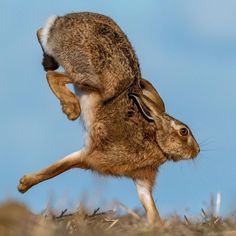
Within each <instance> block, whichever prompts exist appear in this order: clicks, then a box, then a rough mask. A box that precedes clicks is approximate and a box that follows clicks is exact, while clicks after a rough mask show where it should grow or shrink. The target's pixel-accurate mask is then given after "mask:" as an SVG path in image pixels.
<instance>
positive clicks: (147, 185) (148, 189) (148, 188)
mask: <svg viewBox="0 0 236 236" xmlns="http://www.w3.org/2000/svg"><path fill="white" fill-rule="evenodd" d="M135 184H136V187H137V192H138V196H139V199H140V201H141V203H142V205H143V207H144V209H145V211H146V213H147V218H148V223H149V224H153V223H155V222H157V223H158V224H159V225H163V222H162V220H161V217H160V215H159V213H158V210H157V208H156V205H155V202H154V200H153V197H152V187H153V186H152V183H151V182H149V181H148V180H136V181H135Z"/></svg>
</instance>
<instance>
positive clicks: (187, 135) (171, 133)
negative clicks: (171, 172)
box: [153, 112, 200, 161]
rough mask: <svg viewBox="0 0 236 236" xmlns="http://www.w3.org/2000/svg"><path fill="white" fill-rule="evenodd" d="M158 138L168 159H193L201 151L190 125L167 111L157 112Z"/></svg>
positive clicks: (155, 119)
mask: <svg viewBox="0 0 236 236" xmlns="http://www.w3.org/2000/svg"><path fill="white" fill-rule="evenodd" d="M153 120H154V122H155V124H156V126H157V132H156V139H157V143H158V145H159V147H160V148H161V150H162V152H163V153H164V154H165V156H166V157H167V159H169V160H173V161H179V160H188V159H193V158H195V157H196V156H197V154H198V153H199V151H200V148H199V145H198V143H197V142H196V140H195V138H194V136H193V134H192V132H191V130H190V129H189V127H188V126H187V125H185V124H183V123H182V122H180V121H178V120H176V119H174V118H172V117H170V116H169V115H167V114H165V113H160V112H156V114H155V115H154V114H153Z"/></svg>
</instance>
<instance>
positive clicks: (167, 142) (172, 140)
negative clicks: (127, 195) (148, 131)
mask: <svg viewBox="0 0 236 236" xmlns="http://www.w3.org/2000/svg"><path fill="white" fill-rule="evenodd" d="M141 88H142V92H143V93H142V94H141V95H140V94H130V97H131V98H133V99H134V101H135V102H136V104H137V105H138V107H139V109H140V110H141V112H142V114H143V115H144V116H145V117H146V118H147V119H148V120H149V121H150V122H155V125H156V127H157V131H156V141H157V143H158V145H159V147H160V149H161V150H162V152H163V154H164V155H165V156H166V157H167V159H168V160H173V161H179V160H188V159H193V158H195V157H196V156H197V154H198V153H199V152H200V147H199V145H198V143H197V141H196V140H195V138H194V136H193V134H192V132H191V130H190V129H189V127H188V126H187V125H185V124H183V123H182V122H180V121H178V120H176V119H175V118H173V117H171V116H169V115H167V114H166V113H165V106H164V102H163V101H162V99H161V97H160V96H159V94H158V92H157V91H156V90H155V89H154V87H153V86H152V85H151V84H150V83H149V82H148V81H146V80H141Z"/></svg>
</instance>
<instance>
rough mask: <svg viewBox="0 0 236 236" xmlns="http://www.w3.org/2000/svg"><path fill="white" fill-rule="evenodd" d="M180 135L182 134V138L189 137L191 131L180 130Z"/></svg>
mask: <svg viewBox="0 0 236 236" xmlns="http://www.w3.org/2000/svg"><path fill="white" fill-rule="evenodd" d="M179 133H180V135H181V136H187V135H188V133H189V131H188V129H187V128H181V129H180V130H179Z"/></svg>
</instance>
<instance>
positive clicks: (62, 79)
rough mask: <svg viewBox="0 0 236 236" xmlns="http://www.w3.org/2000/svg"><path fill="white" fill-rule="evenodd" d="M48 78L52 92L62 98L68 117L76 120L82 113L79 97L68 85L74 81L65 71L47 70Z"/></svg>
mask: <svg viewBox="0 0 236 236" xmlns="http://www.w3.org/2000/svg"><path fill="white" fill-rule="evenodd" d="M47 80H48V84H49V86H50V88H51V90H52V92H53V93H54V94H55V95H56V97H57V98H58V99H59V100H60V103H61V106H62V110H63V112H64V113H65V114H66V115H67V117H68V119H70V120H76V119H77V118H78V117H79V115H80V103H79V99H78V97H77V96H76V95H75V94H74V93H72V92H71V91H70V90H69V89H68V88H67V87H66V85H67V84H69V83H73V81H72V80H71V79H70V78H69V77H68V76H66V75H65V74H64V73H58V72H55V71H48V72H47Z"/></svg>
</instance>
